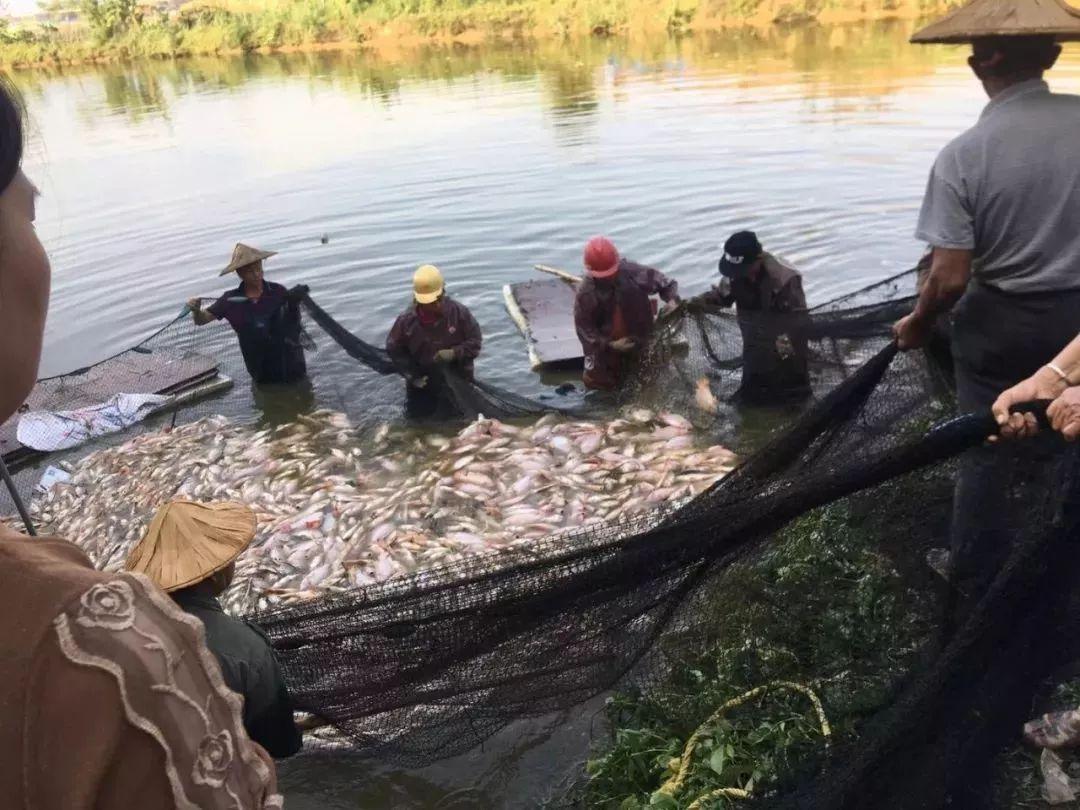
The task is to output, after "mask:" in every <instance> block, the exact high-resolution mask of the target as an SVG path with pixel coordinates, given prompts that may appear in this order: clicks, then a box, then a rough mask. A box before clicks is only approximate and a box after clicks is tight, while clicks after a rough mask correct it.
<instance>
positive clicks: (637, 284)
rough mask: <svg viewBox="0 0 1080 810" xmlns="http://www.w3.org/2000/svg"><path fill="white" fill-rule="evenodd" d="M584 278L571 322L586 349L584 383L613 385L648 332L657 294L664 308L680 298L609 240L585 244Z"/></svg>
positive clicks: (603, 387)
mask: <svg viewBox="0 0 1080 810" xmlns="http://www.w3.org/2000/svg"><path fill="white" fill-rule="evenodd" d="M584 258H585V270H586V273H587V275H586V278H585V280H584V281H582V282H581V284H579V285H578V288H577V295H576V297H575V298H574V327H575V328H576V329H577V334H578V339H579V340H580V341H581V348H582V350H583V351H584V353H585V373H584V375H582V381H583V382H584V383H585V387H586V388H592V389H596V390H601V391H610V390H612V389H615V388H618V387H619V386H620V385H621V384H622V382H623V380H625V379H626V376H627V374H628V372H629V371H630V369H631V368H632V367H633V363H634V362H635V361H636V359H637V358H638V355H639V353H640V352H641V350H642V349H644V348H645V345H646V344H647V343H648V340H649V336H650V335H651V334H652V329H653V319H654V317H655V315H656V303H655V302H654V301H653V300H652V299H651V298H650V296H652V295H659V296H660V299H661V300H662V301H664V303H665V304H666V307H665V309H671V308H674V307H675V306H676V305H677V304H678V303H679V285H678V283H677V282H675V281H672V280H671V279H669V278H668V277H667V276H665V275H664V274H663V273H661V272H660V271H659V270H654V269H653V268H651V267H646V266H645V265H641V264H636V263H634V262H631V261H628V260H627V259H623V258H620V256H619V251H618V250H616V248H615V245H613V244H612V243H611V241H610V240H608V239H606V238H604V237H603V236H597V237H594V238H592V239H590V240H589V242H588V243H587V244H586V245H585V257H584Z"/></svg>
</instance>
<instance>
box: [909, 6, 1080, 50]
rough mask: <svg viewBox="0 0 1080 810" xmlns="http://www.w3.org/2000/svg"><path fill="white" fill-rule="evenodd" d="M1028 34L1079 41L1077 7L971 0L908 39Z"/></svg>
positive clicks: (946, 39)
mask: <svg viewBox="0 0 1080 810" xmlns="http://www.w3.org/2000/svg"><path fill="white" fill-rule="evenodd" d="M1031 36H1053V37H1054V38H1056V39H1057V40H1058V41H1060V42H1067V41H1080V9H1075V8H1073V7H1071V6H1069V5H1067V4H1066V3H1065V2H1063V0H971V2H970V3H968V4H967V5H965V6H961V7H960V8H958V9H957V10H956V11H954V12H952V13H951V14H949V15H947V16H945V17H943V18H942V19H940V20H938V21H937V22H935V23H931V24H930V25H928V26H926V28H923V29H921V30H920V31H916V32H915V34H914V35H913V36H912V37H911V41H912V42H915V43H919V44H926V43H930V42H949V43H958V42H971V41H972V40H975V39H981V38H983V37H1031Z"/></svg>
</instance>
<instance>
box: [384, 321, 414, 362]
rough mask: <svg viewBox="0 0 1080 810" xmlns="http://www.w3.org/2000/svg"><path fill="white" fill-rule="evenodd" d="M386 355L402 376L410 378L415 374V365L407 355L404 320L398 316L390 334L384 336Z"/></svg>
mask: <svg viewBox="0 0 1080 810" xmlns="http://www.w3.org/2000/svg"><path fill="white" fill-rule="evenodd" d="M386 353H387V354H389V355H390V360H391V362H393V364H394V366H395V367H396V368H397V370H398V372H399V373H400V374H402V375H403V376H405V377H411V376H412V375H413V374H414V373H415V372H416V363H415V362H414V361H413V359H412V357H411V355H410V354H409V348H408V343H407V335H406V334H405V319H404V318H403V317H402V316H400V315H399V316H398V319H397V320H396V321H394V325H393V326H392V327H390V334H388V335H387V336H386Z"/></svg>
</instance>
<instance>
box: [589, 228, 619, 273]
mask: <svg viewBox="0 0 1080 810" xmlns="http://www.w3.org/2000/svg"><path fill="white" fill-rule="evenodd" d="M585 269H586V270H588V271H589V275H590V276H592V277H593V278H611V277H612V276H613V275H615V274H616V273H617V272H619V251H617V250H616V249H615V245H613V244H611V240H610V239H608V238H607V237H604V236H594V237H593V238H592V239H590V240H589V241H588V243H587V244H586V245H585Z"/></svg>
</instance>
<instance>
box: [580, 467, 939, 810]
mask: <svg viewBox="0 0 1080 810" xmlns="http://www.w3.org/2000/svg"><path fill="white" fill-rule="evenodd" d="M919 483H920V486H921V485H922V484H924V483H925V482H919ZM938 485H942V486H944V492H945V495H946V496H947V495H948V492H949V487H948V483H947V482H938ZM875 497H876V500H872V499H861V500H860V499H856V500H854V501H852V502H851V503H844V504H835V505H832V506H830V507H827V508H824V509H820V510H818V511H816V512H814V513H811V514H810V515H808V516H806V517H804V518H802V519H801V520H799V521H798V522H796V523H794V524H792V525H791V526H789V527H788V528H787V529H786V530H785V531H784V532H783V534H782V536H781V538H780V541H779V542H778V543H775V544H774V546H773V548H772V550H771V551H769V552H768V553H767V554H765V555H764V556H762V557H760V558H759V559H757V560H755V561H754V562H752V563H747V564H740V565H738V566H733V567H732V568H730V569H729V570H728V571H726V572H725V574H724V576H723V578H722V579H721V580H720V581H719V582H717V583H715V585H714V586H712V587H711V589H710V594H709V596H708V597H707V598H706V599H705V600H704V601H703V602H702V603H701V605H700V606H699V607H698V608H697V609H698V610H700V611H703V612H705V613H706V614H707V615H708V616H709V617H710V622H709V631H708V634H707V636H708V637H707V638H705V639H701V638H693V639H678V638H676V639H674V640H671V641H669V642H668V645H667V649H666V653H667V658H668V660H669V663H670V668H669V669H668V671H667V675H666V676H665V677H664V678H663V681H662V683H659V684H655V685H654V686H652V687H650V688H649V689H648V690H647V692H637V691H630V692H624V693H620V694H617V695H615V696H614V697H612V698H610V699H609V702H608V705H607V717H608V720H609V723H610V727H611V735H610V739H608V740H606V741H604V742H603V743H602V744H601V745H600V746H599V748H598V750H597V753H596V755H595V756H594V758H593V759H592V760H590V762H589V763H588V766H587V775H588V776H587V782H586V783H585V784H584V786H583V787H582V788H581V789H580V790H581V794H582V795H581V797H580V799H581V804H583V805H584V806H587V807H590V808H596V809H597V810H637V809H638V808H645V807H663V808H668V810H676V808H687V807H689V806H690V804H691V803H692V802H693V801H694V800H695V799H696V798H697V797H699V796H702V795H704V794H706V793H708V792H710V791H713V790H716V789H717V788H722V787H735V788H745V789H749V790H751V791H755V792H760V791H763V790H768V789H769V787H770V786H773V785H775V784H776V783H777V782H778V781H779V780H782V779H783V778H784V777H785V776H787V775H790V774H792V773H794V772H797V771H800V770H802V769H805V768H806V767H809V766H811V765H812V764H813V763H814V762H815V761H816V760H817V758H818V757H819V756H820V755H821V754H822V753H823V752H824V750H825V743H824V739H823V736H822V731H821V728H820V725H819V723H818V720H817V717H816V714H815V712H814V710H813V708H812V706H811V704H810V702H809V701H808V700H807V698H806V697H804V696H802V695H800V694H796V693H793V692H777V693H774V694H770V695H769V696H767V697H764V698H762V699H760V700H757V701H754V702H752V703H750V704H747V705H745V706H743V707H741V708H739V709H737V710H735V711H733V712H732V713H730V714H728V715H725V716H724V717H723V718H722V719H721V721H720V722H718V723H716V724H715V725H713V726H710V727H708V733H707V734H706V736H705V737H704V739H703V740H702V743H701V745H700V747H699V748H698V750H697V754H696V756H695V759H694V762H693V765H692V767H691V769H690V776H689V779H688V781H687V783H686V785H685V788H684V789H683V790H682V791H680V792H679V793H678V794H677V795H676V796H675V797H673V798H668V797H661V796H656V795H654V794H655V791H656V790H657V788H659V787H660V785H661V784H662V783H663V782H664V780H665V779H666V778H667V777H668V776H670V775H671V773H672V771H671V769H670V768H669V763H670V761H671V760H672V758H673V757H677V756H679V755H680V754H681V753H682V750H683V746H684V744H685V742H686V740H687V739H688V738H689V737H690V735H691V734H692V733H693V732H694V731H695V729H697V728H698V727H699V725H700V724H701V723H702V722H703V721H704V720H705V719H706V718H708V717H709V716H710V715H711V714H712V713H713V712H714V710H715V709H716V708H717V707H718V706H720V705H721V704H723V703H724V702H725V701H727V700H730V699H731V698H734V697H736V696H738V695H741V694H743V693H745V692H747V691H749V690H750V689H752V688H754V687H757V686H761V685H763V684H766V683H769V682H771V681H775V680H789V681H794V682H797V683H800V684H803V685H807V686H810V687H811V688H813V689H814V690H815V691H816V693H817V694H818V695H819V696H820V698H821V699H822V701H823V703H824V708H825V712H826V715H827V716H828V719H829V722H830V723H831V725H832V731H833V741H834V742H835V743H843V742H846V741H849V740H851V739H852V738H853V737H854V736H855V735H857V733H858V728H859V725H860V723H861V721H862V720H863V719H865V718H866V717H867V716H869V715H870V714H872V713H873V712H874V711H875V710H876V709H877V708H879V707H880V706H882V705H883V703H884V702H885V701H886V700H887V699H888V697H889V696H890V695H891V689H892V686H893V685H894V682H895V679H896V678H897V677H898V676H899V675H900V674H902V673H903V672H904V671H905V670H906V668H907V666H908V665H909V663H910V661H911V660H912V656H913V655H914V653H915V652H916V651H917V649H918V648H919V647H920V645H921V644H922V643H923V642H924V641H925V640H926V638H927V636H928V634H929V632H930V629H931V626H932V620H933V617H934V613H935V608H934V594H935V583H934V582H933V581H932V575H930V574H929V573H928V572H927V569H925V568H924V567H921V566H920V565H919V564H918V558H920V557H921V553H922V550H923V545H919V546H918V548H912V543H911V542H910V538H902V537H899V536H894V535H895V534H896V528H897V527H898V526H901V525H907V526H909V527H910V526H911V525H918V524H911V523H906V522H905V521H902V520H895V521H894V522H893V525H892V526H890V525H887V524H885V523H883V519H884V516H885V515H892V516H893V517H894V518H895V514H896V513H895V511H893V509H892V505H896V506H898V507H899V508H901V509H904V508H908V509H909V508H910V506H909V505H902V502H903V501H904V496H903V495H902V494H901V492H900V491H896V492H893V493H892V494H890V493H887V492H881V493H878V494H877V495H876V496H875ZM909 500H912V499H909ZM927 529H928V533H927V536H926V537H925V538H923V540H924V543H929V542H931V541H932V540H933V537H932V535H933V533H934V531H935V530H936V529H934V528H932V527H927ZM894 552H897V553H898V554H899V556H897V553H894ZM901 557H902V558H903V559H901ZM905 571H906V573H905ZM687 651H690V652H687ZM729 805H730V806H732V807H735V806H737V800H734V799H730V800H729V799H723V798H720V799H714V800H710V801H709V802H705V803H703V805H702V806H703V807H704V808H710V807H727V806H729Z"/></svg>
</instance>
